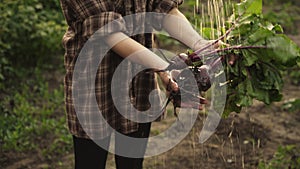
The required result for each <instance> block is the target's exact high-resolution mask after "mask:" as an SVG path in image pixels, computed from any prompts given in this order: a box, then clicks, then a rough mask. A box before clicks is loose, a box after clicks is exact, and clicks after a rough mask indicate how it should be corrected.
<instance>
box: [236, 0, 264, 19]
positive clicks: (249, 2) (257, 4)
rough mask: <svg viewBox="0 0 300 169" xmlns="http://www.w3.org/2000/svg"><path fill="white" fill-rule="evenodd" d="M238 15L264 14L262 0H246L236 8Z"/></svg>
mask: <svg viewBox="0 0 300 169" xmlns="http://www.w3.org/2000/svg"><path fill="white" fill-rule="evenodd" d="M235 9H236V11H237V15H238V16H241V15H245V14H258V15H260V14H261V13H262V0H244V1H243V2H241V3H238V4H237V5H236V6H235Z"/></svg>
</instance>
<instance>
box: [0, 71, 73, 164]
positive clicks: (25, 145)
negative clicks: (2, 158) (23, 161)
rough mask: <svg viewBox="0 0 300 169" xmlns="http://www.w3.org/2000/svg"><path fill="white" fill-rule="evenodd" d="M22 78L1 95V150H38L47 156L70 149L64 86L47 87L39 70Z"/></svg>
mask: <svg viewBox="0 0 300 169" xmlns="http://www.w3.org/2000/svg"><path fill="white" fill-rule="evenodd" d="M35 75H36V77H35V78H34V79H26V78H25V79H22V80H21V81H22V82H23V83H20V84H19V86H18V87H17V88H18V89H11V92H10V95H6V96H5V97H3V98H2V99H1V104H0V111H1V114H0V142H1V144H2V150H3V151H12V150H13V151H17V152H26V151H38V150H42V155H44V157H45V158H47V159H52V158H53V157H55V156H54V155H57V154H63V153H66V152H68V151H69V150H70V149H71V136H70V135H69V134H68V130H67V128H66V126H65V124H66V119H65V116H64V104H63V102H64V101H63V87H62V86H60V87H58V88H55V89H51V90H50V89H49V86H48V83H47V82H46V81H45V80H44V79H43V77H42V72H39V71H38V70H36V72H35Z"/></svg>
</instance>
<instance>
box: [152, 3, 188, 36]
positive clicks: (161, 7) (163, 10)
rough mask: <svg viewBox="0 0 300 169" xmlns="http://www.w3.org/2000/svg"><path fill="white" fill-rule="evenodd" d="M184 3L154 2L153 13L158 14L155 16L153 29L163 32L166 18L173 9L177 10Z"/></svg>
mask: <svg viewBox="0 0 300 169" xmlns="http://www.w3.org/2000/svg"><path fill="white" fill-rule="evenodd" d="M182 3H183V0H154V2H153V8H152V9H153V10H152V12H155V13H158V14H155V15H154V17H153V18H152V19H153V20H152V21H153V23H155V24H154V25H153V27H154V28H155V29H156V30H161V29H162V28H163V26H162V23H163V19H164V16H165V15H166V14H167V13H168V12H169V11H170V10H172V9H173V8H177V7H178V6H179V5H181V4H182Z"/></svg>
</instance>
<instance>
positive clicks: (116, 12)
mask: <svg viewBox="0 0 300 169" xmlns="http://www.w3.org/2000/svg"><path fill="white" fill-rule="evenodd" d="M60 2H61V6H62V10H63V14H64V16H65V19H66V21H67V24H68V26H69V27H68V30H67V32H66V33H65V35H64V37H63V44H64V48H65V51H66V52H65V68H66V76H65V103H66V112H67V120H68V127H69V130H70V132H71V134H72V135H73V140H74V152H75V168H77V169H79V168H84V169H86V168H88V169H92V168H95V169H96V168H97V169H100V168H105V163H106V158H107V147H108V146H109V140H110V134H111V132H112V131H111V130H109V128H110V127H112V128H113V129H114V130H116V131H117V132H120V133H122V134H124V135H126V136H129V137H136V138H140V137H142V138H147V137H148V136H149V132H150V126H151V122H147V123H139V122H136V121H132V120H130V119H126V118H125V117H124V116H122V115H121V114H120V112H119V111H118V110H117V108H116V106H115V105H114V103H113V101H112V96H111V95H112V93H111V88H110V87H111V80H112V76H113V74H114V71H115V70H116V67H117V66H118V65H119V64H120V63H121V62H122V60H123V58H127V57H128V56H133V57H130V58H129V59H130V60H131V61H132V62H134V63H138V64H141V65H143V66H146V67H148V68H152V69H154V70H166V69H169V68H174V65H177V66H178V65H180V64H181V66H182V64H184V62H183V63H179V64H178V63H175V64H174V65H169V63H167V62H166V61H164V60H163V59H161V58H160V57H158V56H157V55H156V54H154V53H152V52H151V51H150V50H147V48H151V47H152V39H153V38H152V34H151V33H144V34H139V35H134V36H128V35H130V34H128V32H133V31H134V29H136V28H139V29H146V27H149V25H148V26H147V22H146V21H145V19H144V20H143V19H141V17H133V19H132V20H131V23H128V22H129V21H127V20H124V18H123V17H124V16H128V15H132V14H137V13H145V12H156V13H159V14H168V15H155V16H151V17H152V19H153V20H154V21H155V23H157V24H152V25H151V27H153V28H154V29H156V30H161V29H164V30H166V31H167V32H168V33H169V34H170V35H171V36H172V37H174V38H176V39H178V40H179V41H181V42H182V43H184V44H185V45H187V46H188V47H190V48H192V49H194V50H195V49H198V48H200V46H202V45H204V44H205V43H207V41H206V40H204V39H203V38H202V37H201V36H200V35H199V34H198V33H197V32H196V31H195V30H194V29H193V28H192V26H191V25H190V23H189V22H188V20H187V19H186V18H185V16H184V15H183V14H182V13H181V12H180V11H179V10H178V8H177V7H178V5H180V4H181V3H182V0H116V1H107V0H60ZM174 16H176V17H174ZM112 21H116V24H115V25H114V27H113V28H111V29H109V30H108V32H107V33H108V34H107V35H105V36H103V39H104V40H105V42H106V43H107V44H108V45H109V46H110V47H111V50H110V51H109V52H107V53H106V54H105V57H104V58H103V60H102V62H101V64H100V65H99V69H98V71H97V75H96V83H95V94H96V97H97V104H98V106H99V109H100V110H101V112H102V115H103V116H104V117H105V118H106V120H107V123H108V124H109V126H107V125H105V124H99V126H100V127H98V128H97V131H96V130H91V131H87V130H86V129H85V128H84V127H83V125H82V124H81V123H80V119H79V118H78V114H76V111H75V109H76V108H75V105H74V97H75V96H74V95H72V94H74V93H72V89H73V88H72V86H73V85H74V84H73V80H74V79H72V78H73V77H74V71H75V70H74V69H75V65H76V61H77V60H78V56H79V54H80V52H81V49H82V48H83V47H84V45H85V43H86V42H87V41H88V40H89V39H90V38H91V37H92V36H93V34H94V33H95V32H97V31H98V30H99V29H101V28H102V27H103V26H105V25H107V24H109V23H111V22H112ZM126 22H127V23H126ZM139 51H143V52H139ZM139 53H141V54H139ZM177 61H179V62H181V61H180V59H177ZM179 67H180V66H179ZM175 68H176V66H175ZM158 74H159V76H160V77H161V79H162V81H163V82H164V83H165V84H166V85H167V86H168V87H169V88H171V90H174V91H177V90H178V86H177V84H176V82H174V81H173V79H172V78H171V76H170V75H169V73H168V71H160V73H158ZM131 85H132V86H131V87H130V90H131V91H130V93H131V97H132V99H133V101H132V104H133V105H134V106H135V107H136V108H137V109H138V110H141V111H143V110H147V109H148V108H149V101H148V99H147V98H148V96H149V94H150V92H151V91H152V90H153V89H155V87H156V86H157V85H156V81H155V75H154V73H149V72H141V73H139V74H138V75H137V76H136V77H135V78H134V80H133V82H132V84H131ZM84 116H85V114H84ZM86 116H88V114H86ZM94 132H95V133H94ZM91 135H93V137H91ZM92 138H93V139H97V140H101V142H102V143H103V142H105V143H107V145H106V146H104V147H103V146H102V147H99V146H98V145H97V144H96V143H94V141H93V140H92ZM146 144H147V143H146V142H145V143H144V144H141V145H135V147H133V149H136V150H137V151H141V152H142V153H144V152H145V147H146ZM124 146H128V145H124ZM118 147H119V148H120V149H122V143H121V141H118V139H116V148H118ZM115 161H116V166H117V168H118V169H122V168H124V169H141V168H142V163H143V157H141V158H132V157H123V156H119V155H115Z"/></svg>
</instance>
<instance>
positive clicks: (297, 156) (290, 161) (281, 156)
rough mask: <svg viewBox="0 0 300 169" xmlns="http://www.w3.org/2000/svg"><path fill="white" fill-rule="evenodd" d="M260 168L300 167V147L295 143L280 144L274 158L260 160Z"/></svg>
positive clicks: (287, 168) (297, 168) (282, 168)
mask: <svg viewBox="0 0 300 169" xmlns="http://www.w3.org/2000/svg"><path fill="white" fill-rule="evenodd" d="M258 168H259V169H299V168H300V148H299V147H296V146H295V145H287V146H279V147H278V149H277V152H276V153H275V154H274V156H273V158H272V159H271V160H269V161H268V162H262V161H261V162H260V163H259V165H258Z"/></svg>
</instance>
